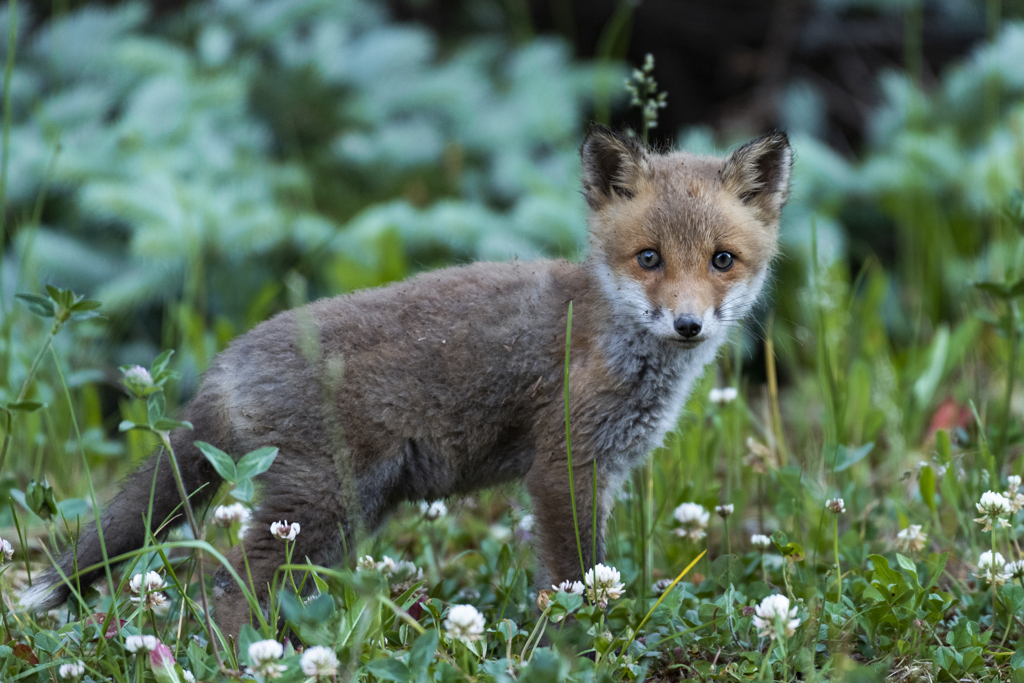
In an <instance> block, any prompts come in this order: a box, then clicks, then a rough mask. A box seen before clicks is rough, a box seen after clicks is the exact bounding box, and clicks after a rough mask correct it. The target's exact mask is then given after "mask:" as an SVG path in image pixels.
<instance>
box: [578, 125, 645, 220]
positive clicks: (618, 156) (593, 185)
mask: <svg viewBox="0 0 1024 683" xmlns="http://www.w3.org/2000/svg"><path fill="white" fill-rule="evenodd" d="M580 158H581V160H582V162H583V196H584V197H586V199H587V203H588V204H589V205H590V208H592V209H594V210H597V209H601V208H602V207H604V206H606V205H608V204H609V203H611V202H613V201H618V200H626V201H628V200H630V199H632V198H633V197H635V196H636V194H637V193H638V192H639V191H640V188H641V187H642V186H643V184H644V181H645V179H646V178H647V176H648V175H649V173H650V159H649V157H648V153H647V150H646V149H645V148H644V145H643V143H642V142H640V141H639V140H637V139H636V137H634V136H631V135H628V134H626V133H616V132H613V131H611V130H609V129H608V128H605V127H604V126H594V127H593V128H591V129H590V132H589V133H587V138H586V139H585V140H584V141H583V146H582V147H581V148H580Z"/></svg>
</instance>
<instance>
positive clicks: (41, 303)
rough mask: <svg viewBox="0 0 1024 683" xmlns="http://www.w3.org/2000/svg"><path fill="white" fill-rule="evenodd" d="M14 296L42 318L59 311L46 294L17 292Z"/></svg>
mask: <svg viewBox="0 0 1024 683" xmlns="http://www.w3.org/2000/svg"><path fill="white" fill-rule="evenodd" d="M14 297H15V298H16V299H20V300H21V303H22V305H23V306H25V308H27V309H28V310H29V311H31V312H32V313H35V314H36V315H38V316H39V317H41V318H52V317H53V316H54V315H55V314H56V312H57V308H56V306H54V305H53V302H52V301H50V300H49V299H47V298H46V297H45V296H40V295H38V294H15V295H14Z"/></svg>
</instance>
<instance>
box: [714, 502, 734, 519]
mask: <svg viewBox="0 0 1024 683" xmlns="http://www.w3.org/2000/svg"><path fill="white" fill-rule="evenodd" d="M735 510H736V507H735V506H734V505H733V504H732V503H728V504H726V505H718V506H716V507H715V514H717V515H718V516H719V517H721V518H722V519H725V518H726V517H728V516H729V515H731V514H732V513H733V512H734V511H735Z"/></svg>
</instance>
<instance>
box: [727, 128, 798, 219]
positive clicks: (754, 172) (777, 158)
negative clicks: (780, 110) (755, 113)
mask: <svg viewBox="0 0 1024 683" xmlns="http://www.w3.org/2000/svg"><path fill="white" fill-rule="evenodd" d="M792 167H793V150H792V149H790V147H789V138H788V137H787V136H786V134H785V133H783V132H781V131H774V132H771V133H768V134H766V135H762V136H761V137H759V138H757V139H756V140H753V141H751V142H748V143H747V144H745V145H743V146H742V147H740V148H739V149H738V150H736V151H735V152H733V153H732V156H730V157H729V158H728V159H727V160H726V161H725V164H724V166H723V167H722V171H721V176H722V182H723V183H724V184H725V187H726V189H727V190H728V191H729V192H732V193H733V194H735V195H736V196H737V197H739V199H740V201H742V202H743V203H744V204H746V205H748V206H750V207H751V208H752V209H753V210H754V211H756V212H757V213H758V214H760V215H761V217H762V218H763V219H764V220H767V221H768V222H769V223H778V221H779V216H780V215H781V214H782V207H783V206H784V205H785V204H786V199H788V198H789V176H790V170H791V169H792Z"/></svg>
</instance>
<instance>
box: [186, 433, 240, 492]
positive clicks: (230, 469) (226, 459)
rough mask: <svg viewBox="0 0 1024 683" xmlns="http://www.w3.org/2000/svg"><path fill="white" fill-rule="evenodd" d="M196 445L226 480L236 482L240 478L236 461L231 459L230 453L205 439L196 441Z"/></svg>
mask: <svg viewBox="0 0 1024 683" xmlns="http://www.w3.org/2000/svg"><path fill="white" fill-rule="evenodd" d="M195 445H196V448H198V449H199V450H200V451H201V452H202V454H203V455H204V456H206V459H207V460H209V461H210V464H211V465H213V469H215V470H217V474H219V475H220V476H221V478H223V479H224V481H230V482H235V481H237V480H238V470H236V469H235V461H234V460H232V459H231V456H230V455H228V454H227V453H225V452H224V451H222V450H221V449H219V448H217V447H216V446H214V445H211V444H208V443H206V442H205V441H196V442H195Z"/></svg>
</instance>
